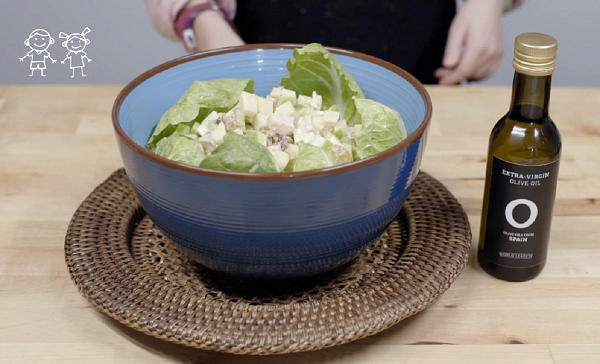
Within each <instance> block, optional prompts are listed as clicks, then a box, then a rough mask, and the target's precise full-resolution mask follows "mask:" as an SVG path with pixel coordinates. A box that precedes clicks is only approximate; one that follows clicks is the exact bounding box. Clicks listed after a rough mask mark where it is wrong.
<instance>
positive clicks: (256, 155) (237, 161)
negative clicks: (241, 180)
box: [200, 131, 281, 173]
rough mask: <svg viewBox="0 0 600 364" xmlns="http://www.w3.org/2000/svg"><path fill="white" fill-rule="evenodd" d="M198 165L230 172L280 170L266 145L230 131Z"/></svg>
mask: <svg viewBox="0 0 600 364" xmlns="http://www.w3.org/2000/svg"><path fill="white" fill-rule="evenodd" d="M200 167H202V168H210V169H218V170H220V171H231V172H258V173H275V172H281V170H280V169H279V167H278V166H277V163H275V160H274V159H273V156H272V155H271V152H270V151H269V150H268V149H267V147H265V146H264V145H261V144H259V143H257V142H255V141H254V140H251V139H250V138H247V137H245V136H243V135H240V134H237V133H235V132H232V131H230V132H227V134H225V138H224V139H223V144H221V145H220V146H218V147H217V149H215V150H214V151H213V152H212V154H209V155H207V156H206V158H204V160H203V161H202V163H201V164H200Z"/></svg>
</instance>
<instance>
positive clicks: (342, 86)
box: [281, 43, 365, 125]
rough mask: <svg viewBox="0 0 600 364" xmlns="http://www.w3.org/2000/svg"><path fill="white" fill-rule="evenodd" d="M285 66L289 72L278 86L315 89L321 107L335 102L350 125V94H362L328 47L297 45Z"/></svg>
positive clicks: (352, 111) (305, 90)
mask: <svg viewBox="0 0 600 364" xmlns="http://www.w3.org/2000/svg"><path fill="white" fill-rule="evenodd" d="M287 70H288V71H289V72H290V73H289V74H288V75H286V76H284V77H283V78H282V79H281V86H283V87H285V88H287V89H289V90H293V91H296V92H298V93H300V94H301V95H307V96H311V95H312V92H313V91H316V92H317V93H318V94H319V95H321V96H322V97H323V110H326V109H328V108H330V107H332V106H333V105H336V106H337V108H338V109H339V111H340V113H341V118H342V119H346V121H348V123H349V124H350V125H352V123H353V122H354V118H355V114H356V108H355V106H354V101H353V99H352V98H353V97H358V98H364V97H365V95H364V94H363V92H362V90H361V88H360V86H358V83H356V81H355V80H354V78H353V77H352V76H351V75H350V74H349V73H348V72H347V71H346V68H344V66H343V65H342V64H341V63H340V62H339V61H338V60H336V59H335V58H334V57H333V55H332V54H331V53H330V52H329V51H328V50H327V49H325V48H324V47H323V46H322V45H320V44H317V43H311V44H309V45H307V46H306V47H304V48H296V49H295V50H294V58H290V59H289V60H288V63H287Z"/></svg>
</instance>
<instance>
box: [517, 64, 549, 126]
mask: <svg viewBox="0 0 600 364" xmlns="http://www.w3.org/2000/svg"><path fill="white" fill-rule="evenodd" d="M551 83H552V75H548V76H529V75H525V74H523V73H519V72H515V77H514V80H513V94H512V101H511V106H510V111H509V118H511V119H514V120H520V121H530V122H535V121H542V120H544V119H546V118H547V117H548V107H549V103H550V85H551Z"/></svg>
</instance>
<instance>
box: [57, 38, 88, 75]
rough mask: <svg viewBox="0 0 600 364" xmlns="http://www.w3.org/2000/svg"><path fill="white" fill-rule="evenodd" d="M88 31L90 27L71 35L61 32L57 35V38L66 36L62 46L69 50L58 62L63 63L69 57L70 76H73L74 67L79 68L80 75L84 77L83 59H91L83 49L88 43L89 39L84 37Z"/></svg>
mask: <svg viewBox="0 0 600 364" xmlns="http://www.w3.org/2000/svg"><path fill="white" fill-rule="evenodd" d="M89 32H90V28H85V29H84V30H83V31H82V32H81V33H73V34H71V35H67V34H65V33H63V32H60V34H59V35H58V37H59V38H66V40H65V41H64V42H63V43H62V46H63V47H65V48H67V50H69V53H67V56H66V57H65V59H63V60H62V61H60V63H62V64H65V61H66V60H67V59H70V66H71V69H72V70H73V74H72V75H71V78H73V77H75V68H80V69H81V77H85V75H84V74H83V67H85V63H84V62H85V61H84V60H87V61H88V62H91V61H92V60H91V59H89V58H88V56H87V54H86V53H85V52H84V51H83V50H84V49H85V46H87V45H88V44H90V40H89V39H86V37H85V35H86V34H87V33H89Z"/></svg>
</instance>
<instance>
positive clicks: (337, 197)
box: [112, 44, 431, 280]
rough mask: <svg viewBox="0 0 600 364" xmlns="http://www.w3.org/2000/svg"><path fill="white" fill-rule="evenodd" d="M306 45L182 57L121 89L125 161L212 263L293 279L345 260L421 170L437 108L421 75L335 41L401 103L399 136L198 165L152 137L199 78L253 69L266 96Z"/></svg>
mask: <svg viewBox="0 0 600 364" xmlns="http://www.w3.org/2000/svg"><path fill="white" fill-rule="evenodd" d="M300 46H302V45H281V44H260V45H248V46H243V47H234V48H229V49H222V50H218V51H211V52H205V53H200V54H195V55H191V56H186V57H183V58H179V59H175V60H173V61H170V62H167V63H165V64H162V65H160V66H158V67H156V68H153V69H151V70H149V71H147V72H146V73H144V74H142V75H141V76H139V77H138V78H136V79H135V80H133V81H132V82H131V83H130V84H128V85H127V86H126V87H125V88H124V89H123V90H122V91H121V93H120V94H119V96H118V97H117V99H116V101H115V105H114V108H113V113H112V117H113V125H114V128H115V134H116V138H117V141H118V145H119V148H120V152H121V156H122V159H123V163H124V165H125V170H126V171H127V175H128V176H129V179H130V180H131V183H132V185H133V189H134V190H135V192H136V194H137V196H138V197H139V199H140V201H141V203H142V205H143V207H144V209H145V210H146V212H147V214H148V216H149V217H150V218H151V219H152V221H154V223H155V224H156V225H157V226H158V227H159V228H160V229H161V230H162V231H163V232H164V234H165V235H166V236H167V237H168V238H169V239H170V240H171V241H172V242H173V243H174V244H176V245H177V246H178V247H179V248H180V249H181V250H182V251H184V252H185V253H187V254H189V255H190V256H191V257H193V258H194V259H195V260H196V261H198V262H199V263H201V264H202V265H204V266H206V267H209V268H211V269H213V270H217V271H221V272H226V273H230V274H233V275H237V276H242V277H245V278H249V279H259V280H291V279H297V278H301V277H306V276H310V275H314V274H318V273H321V272H324V271H327V270H329V269H332V268H334V267H337V266H340V265H342V264H344V263H346V262H348V261H350V260H352V259H353V258H354V257H356V256H357V255H358V254H359V253H360V252H361V251H362V250H363V249H364V248H366V246H367V245H368V244H369V243H370V242H372V241H373V240H374V239H376V238H377V237H378V236H380V235H381V234H382V233H383V232H384V230H385V229H386V228H387V226H388V225H389V224H390V223H391V221H392V220H393V219H394V217H395V216H396V215H397V214H398V212H399V211H400V209H401V208H402V204H403V203H404V201H405V200H406V197H407V195H408V193H409V192H410V189H411V187H412V185H413V182H414V180H415V177H416V176H417V173H418V170H419V164H420V161H421V156H422V153H423V149H424V147H425V140H426V132H427V129H428V126H429V121H430V118H431V101H430V99H429V96H428V94H427V92H426V91H425V89H424V87H423V86H422V85H421V84H420V83H419V82H418V81H417V80H416V79H415V78H414V77H412V76H411V75H409V74H408V73H407V72H405V71H403V70H402V69H400V68H398V67H396V66H394V65H392V64H390V63H387V62H384V61H382V60H380V59H377V58H374V57H371V56H367V55H364V54H361V53H356V52H350V51H346V50H342V49H335V48H330V51H331V52H332V53H334V54H335V56H336V58H337V59H338V60H339V61H340V62H341V63H342V64H343V65H344V66H345V67H346V69H347V70H348V72H349V73H350V74H352V75H353V76H354V78H355V79H356V81H357V82H358V84H359V85H360V86H361V87H362V89H363V91H364V93H365V95H366V96H367V97H368V98H371V99H374V100H377V101H379V102H382V103H384V104H386V105H388V106H390V107H392V108H395V109H396V110H398V111H399V112H400V114H401V115H402V117H403V119H404V123H405V124H406V128H407V131H408V133H409V136H408V138H407V139H406V140H404V141H403V142H402V143H400V144H398V145H397V146H395V147H393V148H391V149H389V150H387V151H384V152H382V153H380V154H378V155H375V156H372V157H370V158H367V159H364V160H361V161H357V162H352V163H349V164H345V165H342V166H336V167H331V168H327V169H322V170H315V171H306V172H297V173H274V174H252V173H233V172H222V171H216V170H208V169H203V168H197V167H191V166H188V165H183V164H179V163H177V162H173V161H171V160H168V159H165V158H162V157H159V156H157V155H155V154H153V153H151V152H150V151H149V150H147V149H146V148H145V143H146V141H147V140H148V138H149V136H150V135H151V133H152V131H153V130H154V127H155V126H156V123H157V122H158V120H159V119H160V117H161V115H162V114H163V113H164V112H165V111H166V110H167V109H168V108H170V107H171V106H172V105H173V104H174V103H175V102H176V101H177V100H178V99H179V97H180V96H181V95H183V93H184V92H185V90H186V89H187V88H188V87H189V86H190V84H191V83H192V81H193V80H210V79H215V78H223V77H229V78H238V77H243V78H253V79H254V81H255V85H256V93H257V94H258V95H262V96H265V95H267V94H268V93H269V91H270V90H271V88H272V87H274V86H276V85H278V83H279V80H280V79H281V77H282V76H284V75H285V74H287V71H286V68H285V66H286V62H287V60H288V59H289V58H290V57H292V50H293V48H295V47H300Z"/></svg>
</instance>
